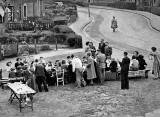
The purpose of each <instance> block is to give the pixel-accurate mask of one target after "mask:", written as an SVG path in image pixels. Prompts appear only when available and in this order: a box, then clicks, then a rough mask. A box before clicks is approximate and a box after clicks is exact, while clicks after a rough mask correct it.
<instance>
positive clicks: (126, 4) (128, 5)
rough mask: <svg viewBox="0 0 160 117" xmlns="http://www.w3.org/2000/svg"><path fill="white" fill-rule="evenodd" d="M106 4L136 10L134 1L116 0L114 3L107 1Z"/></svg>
mask: <svg viewBox="0 0 160 117" xmlns="http://www.w3.org/2000/svg"><path fill="white" fill-rule="evenodd" d="M107 6H110V7H115V8H120V9H130V10H136V4H135V3H130V2H123V1H118V2H114V3H108V5H107Z"/></svg>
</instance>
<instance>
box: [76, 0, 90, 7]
mask: <svg viewBox="0 0 160 117" xmlns="http://www.w3.org/2000/svg"><path fill="white" fill-rule="evenodd" d="M76 4H77V5H79V6H82V7H87V6H88V3H86V2H83V1H77V2H76Z"/></svg>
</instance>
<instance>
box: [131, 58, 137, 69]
mask: <svg viewBox="0 0 160 117" xmlns="http://www.w3.org/2000/svg"><path fill="white" fill-rule="evenodd" d="M130 66H132V67H135V68H138V67H139V62H138V60H136V59H132V60H131V63H130Z"/></svg>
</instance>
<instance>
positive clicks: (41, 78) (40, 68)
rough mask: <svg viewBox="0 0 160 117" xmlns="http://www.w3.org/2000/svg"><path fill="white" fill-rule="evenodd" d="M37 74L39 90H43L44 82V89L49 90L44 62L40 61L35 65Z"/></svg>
mask: <svg viewBox="0 0 160 117" xmlns="http://www.w3.org/2000/svg"><path fill="white" fill-rule="evenodd" d="M35 76H36V82H37V85H38V89H39V92H42V84H43V86H44V90H45V91H46V92H48V87H47V83H46V75H45V67H44V65H43V64H42V63H38V64H37V65H36V66H35Z"/></svg>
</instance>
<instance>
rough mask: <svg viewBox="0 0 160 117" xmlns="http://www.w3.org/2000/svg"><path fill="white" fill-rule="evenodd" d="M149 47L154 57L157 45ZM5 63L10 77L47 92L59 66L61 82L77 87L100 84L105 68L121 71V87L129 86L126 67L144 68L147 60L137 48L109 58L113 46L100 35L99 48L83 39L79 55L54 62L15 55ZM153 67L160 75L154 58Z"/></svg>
mask: <svg viewBox="0 0 160 117" xmlns="http://www.w3.org/2000/svg"><path fill="white" fill-rule="evenodd" d="M152 51H153V52H152V53H151V55H152V56H153V57H155V58H156V54H155V52H156V48H155V47H153V48H152ZM157 58H158V57H157ZM159 60H160V59H159ZM158 65H159V64H158ZM6 66H7V68H6V69H7V72H8V77H9V78H14V77H24V81H23V82H24V83H26V84H27V85H28V86H29V87H31V88H32V89H34V90H35V91H37V92H42V90H43V89H44V90H45V91H46V92H48V91H49V90H48V86H52V85H53V86H54V85H56V84H57V80H56V79H57V75H56V73H57V72H58V71H62V70H63V71H64V84H70V83H75V84H76V86H77V87H78V88H80V87H84V86H86V85H94V84H95V83H100V84H103V83H104V81H105V80H106V77H107V76H106V71H107V72H111V73H113V74H117V73H120V76H121V89H129V80H128V71H137V70H145V68H146V66H147V63H146V61H145V60H144V56H143V55H139V53H138V51H135V52H134V54H133V56H132V59H131V60H130V58H129V57H128V53H127V52H124V58H123V59H122V61H121V62H120V61H119V60H116V59H115V58H112V47H111V46H110V45H109V43H108V42H104V39H102V40H101V42H100V43H99V47H98V49H96V48H95V46H94V45H93V43H92V42H86V47H85V53H84V56H83V57H82V58H80V57H78V56H75V55H74V54H72V55H70V56H67V57H66V59H64V60H55V62H54V63H53V61H48V62H46V61H45V59H44V58H43V57H40V58H39V59H35V60H32V61H27V60H26V59H22V58H17V59H16V63H15V64H13V63H12V62H7V64H6ZM153 68H154V74H155V75H157V74H158V76H157V78H158V77H159V76H160V75H159V69H158V67H157V62H154V65H153ZM42 86H43V87H42Z"/></svg>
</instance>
